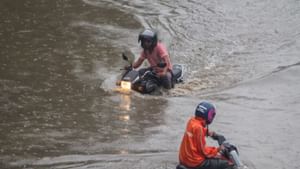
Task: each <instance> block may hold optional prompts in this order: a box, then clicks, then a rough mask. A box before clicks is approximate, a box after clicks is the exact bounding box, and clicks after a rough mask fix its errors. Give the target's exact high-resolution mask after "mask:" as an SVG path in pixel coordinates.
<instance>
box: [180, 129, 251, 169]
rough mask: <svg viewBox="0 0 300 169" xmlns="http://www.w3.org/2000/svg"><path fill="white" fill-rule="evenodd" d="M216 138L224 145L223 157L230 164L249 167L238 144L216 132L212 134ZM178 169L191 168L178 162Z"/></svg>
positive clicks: (240, 167)
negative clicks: (244, 161)
mask: <svg viewBox="0 0 300 169" xmlns="http://www.w3.org/2000/svg"><path fill="white" fill-rule="evenodd" d="M212 138H213V139H214V140H217V141H218V144H219V145H220V146H221V145H222V146H223V147H224V148H223V150H221V152H220V154H221V159H223V160H226V161H227V162H228V164H229V165H232V166H233V168H234V169H247V167H246V166H245V165H244V164H243V163H242V162H241V160H240V157H239V152H238V149H237V147H236V146H234V145H233V144H231V143H229V142H228V141H227V140H226V139H225V137H224V136H222V135H218V134H215V135H214V136H212ZM176 169H190V168H188V167H186V166H184V165H182V164H178V165H177V166H176Z"/></svg>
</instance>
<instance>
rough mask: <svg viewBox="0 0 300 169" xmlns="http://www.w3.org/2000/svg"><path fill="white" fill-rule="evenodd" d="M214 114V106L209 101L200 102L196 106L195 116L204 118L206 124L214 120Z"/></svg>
mask: <svg viewBox="0 0 300 169" xmlns="http://www.w3.org/2000/svg"><path fill="white" fill-rule="evenodd" d="M215 115H216V108H215V106H214V105H213V104H211V103H209V102H205V101H204V102H201V103H199V104H198V106H197V107H196V110H195V116H196V117H202V118H204V119H205V121H206V123H207V124H210V123H211V122H212V121H213V120H214V117H215Z"/></svg>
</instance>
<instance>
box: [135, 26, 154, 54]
mask: <svg viewBox="0 0 300 169" xmlns="http://www.w3.org/2000/svg"><path fill="white" fill-rule="evenodd" d="M138 42H141V46H142V48H144V49H147V50H152V49H153V48H154V47H155V46H156V44H157V33H156V32H155V31H153V30H151V29H145V30H143V31H142V32H141V33H140V34H139V39H138Z"/></svg>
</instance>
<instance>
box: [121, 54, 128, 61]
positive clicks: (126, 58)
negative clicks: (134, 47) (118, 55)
mask: <svg viewBox="0 0 300 169" xmlns="http://www.w3.org/2000/svg"><path fill="white" fill-rule="evenodd" d="M122 58H123V60H126V61H128V57H127V56H126V55H125V53H122Z"/></svg>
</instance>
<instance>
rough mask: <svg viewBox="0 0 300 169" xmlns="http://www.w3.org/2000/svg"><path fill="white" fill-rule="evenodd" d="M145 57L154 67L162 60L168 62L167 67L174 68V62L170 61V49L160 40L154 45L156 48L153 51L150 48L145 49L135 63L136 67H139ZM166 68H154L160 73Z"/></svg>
mask: <svg viewBox="0 0 300 169" xmlns="http://www.w3.org/2000/svg"><path fill="white" fill-rule="evenodd" d="M145 59H147V60H148V62H149V64H150V66H152V67H155V66H157V64H158V63H160V62H164V63H166V64H167V65H166V68H167V69H168V70H169V71H171V70H172V64H171V61H170V57H169V54H168V51H167V49H166V47H165V46H164V45H163V44H162V43H160V42H157V45H156V46H155V47H154V49H153V50H152V51H151V53H150V52H149V51H148V50H143V51H142V53H141V55H140V57H139V59H138V61H137V63H136V64H135V65H134V68H136V67H139V66H140V65H141V64H142V63H143V61H144V60H145ZM164 69H165V68H159V67H155V68H154V70H155V71H156V73H158V74H160V73H161V72H163V71H164Z"/></svg>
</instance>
